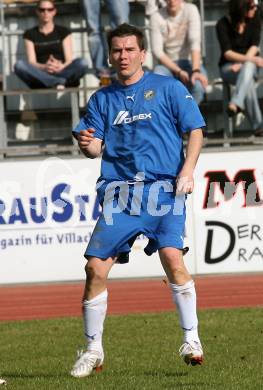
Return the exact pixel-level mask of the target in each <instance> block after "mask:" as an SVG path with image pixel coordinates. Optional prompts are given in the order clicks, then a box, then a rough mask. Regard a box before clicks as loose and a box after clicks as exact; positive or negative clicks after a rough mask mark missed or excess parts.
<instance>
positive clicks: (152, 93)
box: [144, 89, 155, 100]
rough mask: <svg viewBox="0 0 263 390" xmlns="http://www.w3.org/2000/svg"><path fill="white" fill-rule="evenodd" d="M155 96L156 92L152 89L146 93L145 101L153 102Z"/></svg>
mask: <svg viewBox="0 0 263 390" xmlns="http://www.w3.org/2000/svg"><path fill="white" fill-rule="evenodd" d="M154 96H155V92H154V91H153V90H152V89H150V90H149V91H145V92H144V99H145V100H151V99H152V98H153V97H154Z"/></svg>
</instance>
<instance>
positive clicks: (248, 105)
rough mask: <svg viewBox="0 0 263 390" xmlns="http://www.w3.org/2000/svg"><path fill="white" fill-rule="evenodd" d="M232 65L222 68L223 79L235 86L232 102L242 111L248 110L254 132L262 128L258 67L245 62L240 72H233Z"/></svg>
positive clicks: (225, 65)
mask: <svg viewBox="0 0 263 390" xmlns="http://www.w3.org/2000/svg"><path fill="white" fill-rule="evenodd" d="M231 65H232V63H227V64H224V65H223V66H222V67H221V68H220V74H221V77H222V79H223V80H224V81H225V82H226V83H229V84H232V85H235V91H234V92H233V95H232V97H231V100H230V102H231V103H234V104H235V105H237V106H238V107H240V108H241V109H242V110H244V109H246V111H247V113H248V118H249V121H250V123H251V126H252V127H253V130H256V129H258V128H261V127H262V114H261V110H260V107H259V102H258V97H257V91H256V82H255V78H256V76H257V66H256V65H255V64H254V63H253V62H250V61H247V62H245V63H244V64H243V65H242V68H241V70H240V71H239V72H233V71H232V70H231Z"/></svg>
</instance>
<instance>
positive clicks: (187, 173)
mask: <svg viewBox="0 0 263 390" xmlns="http://www.w3.org/2000/svg"><path fill="white" fill-rule="evenodd" d="M202 145H203V131H202V129H195V130H192V131H191V132H190V133H189V138H188V143H187V147H186V158H185V161H184V165H183V167H182V169H181V172H180V173H179V175H178V177H177V188H176V193H177V194H180V193H184V194H191V193H192V192H193V190H194V169H195V166H196V163H197V160H198V157H199V154H200V152H201V149H202Z"/></svg>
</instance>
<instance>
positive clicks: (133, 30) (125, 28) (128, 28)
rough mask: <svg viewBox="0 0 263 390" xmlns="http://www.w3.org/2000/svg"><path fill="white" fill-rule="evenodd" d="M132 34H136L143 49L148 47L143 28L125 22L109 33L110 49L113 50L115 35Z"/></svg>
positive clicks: (124, 35) (125, 35)
mask: <svg viewBox="0 0 263 390" xmlns="http://www.w3.org/2000/svg"><path fill="white" fill-rule="evenodd" d="M130 35H135V36H136V38H137V42H138V45H139V48H140V49H141V50H145V49H146V42H145V36H144V33H143V32H142V30H141V29H139V28H138V27H136V26H133V25H132V24H128V23H123V24H120V25H119V26H118V27H116V28H115V29H114V30H111V31H110V32H109V33H108V35H107V42H108V47H109V51H110V50H111V46H112V38H114V37H127V36H130Z"/></svg>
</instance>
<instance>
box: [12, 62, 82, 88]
mask: <svg viewBox="0 0 263 390" xmlns="http://www.w3.org/2000/svg"><path fill="white" fill-rule="evenodd" d="M14 70H15V73H16V75H17V76H18V77H19V78H20V79H21V80H23V81H24V82H25V83H26V84H27V85H28V86H29V87H30V88H32V89H34V88H52V87H56V85H59V84H61V85H65V86H67V87H75V86H78V85H79V80H80V78H81V77H82V76H84V74H85V73H86V72H87V70H88V62H87V61H86V60H85V59H82V58H77V59H75V60H73V61H72V62H71V64H69V65H68V66H66V67H65V68H64V69H63V70H62V71H61V72H59V73H56V74H50V73H47V72H45V71H43V70H40V69H38V68H36V67H35V66H34V65H31V64H29V63H28V62H27V61H24V60H18V61H17V63H16V64H15V67H14Z"/></svg>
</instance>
